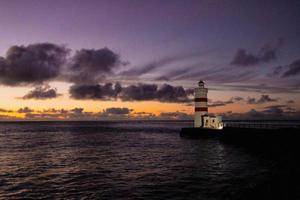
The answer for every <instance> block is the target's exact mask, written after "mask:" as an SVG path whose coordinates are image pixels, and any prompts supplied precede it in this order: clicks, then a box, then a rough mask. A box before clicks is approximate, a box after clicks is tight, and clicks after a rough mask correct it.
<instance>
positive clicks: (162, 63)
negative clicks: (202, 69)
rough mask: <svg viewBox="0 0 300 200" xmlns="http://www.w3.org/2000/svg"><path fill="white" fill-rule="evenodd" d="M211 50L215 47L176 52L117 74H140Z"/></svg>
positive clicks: (132, 75) (129, 75)
mask: <svg viewBox="0 0 300 200" xmlns="http://www.w3.org/2000/svg"><path fill="white" fill-rule="evenodd" d="M212 51H215V49H209V50H207V51H205V52H199V51H198V52H197V51H194V52H189V53H182V54H178V55H173V56H168V57H164V58H161V59H158V60H154V61H151V62H149V63H147V64H145V65H143V66H137V67H133V68H131V69H128V70H126V71H122V72H120V74H119V75H121V76H128V77H136V76H142V75H144V74H148V73H150V72H152V71H154V70H156V69H160V68H162V67H165V66H167V65H170V64H174V63H176V62H180V61H183V60H186V59H194V58H199V57H200V56H203V55H206V54H209V53H211V52H212Z"/></svg>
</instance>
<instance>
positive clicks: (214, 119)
mask: <svg viewBox="0 0 300 200" xmlns="http://www.w3.org/2000/svg"><path fill="white" fill-rule="evenodd" d="M202 120H203V128H211V129H223V122H222V117H221V116H208V115H204V116H202Z"/></svg>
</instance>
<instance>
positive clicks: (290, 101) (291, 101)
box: [286, 100, 295, 104]
mask: <svg viewBox="0 0 300 200" xmlns="http://www.w3.org/2000/svg"><path fill="white" fill-rule="evenodd" d="M286 103H288V104H292V103H295V101H294V100H288V101H287V102H286Z"/></svg>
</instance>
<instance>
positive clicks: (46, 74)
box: [0, 43, 69, 86]
mask: <svg viewBox="0 0 300 200" xmlns="http://www.w3.org/2000/svg"><path fill="white" fill-rule="evenodd" d="M68 52H69V50H68V49H66V48H65V47H64V46H59V45H55V44H50V43H39V44H31V45H28V46H12V47H11V48H10V49H9V50H8V51H7V53H6V57H0V83H1V84H4V85H10V86H17V85H32V84H40V83H43V82H45V81H49V80H51V79H54V78H56V77H57V76H58V75H59V74H60V70H61V67H62V65H63V64H64V63H65V62H66V56H67V54H68Z"/></svg>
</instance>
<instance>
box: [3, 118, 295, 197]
mask: <svg viewBox="0 0 300 200" xmlns="http://www.w3.org/2000/svg"><path fill="white" fill-rule="evenodd" d="M191 125H192V124H191V123H187V122H125V121H124V122H35V123H29V122H23V123H20V122H19V123H0V199H18V198H32V199H37V198H40V199H43V198H48V199H62V198H63V199H204V200H205V199H258V198H259V197H262V198H265V199H269V198H270V199H271V198H272V199H274V198H279V199H297V197H299V196H297V195H299V193H298V192H297V191H299V190H298V189H300V187H299V183H295V184H294V183H293V180H299V177H297V176H298V175H299V171H300V170H299V165H298V164H297V158H298V157H299V155H298V152H284V151H283V152H281V153H279V154H278V155H274V154H269V153H267V151H266V152H265V151H252V150H251V151H249V150H247V149H244V148H242V147H239V146H235V145H230V144H223V143H221V142H219V141H218V140H205V139H200V140H188V139H183V138H180V137H179V130H180V128H181V127H186V126H191ZM278 148H280V147H278ZM298 160H299V159H298Z"/></svg>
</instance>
